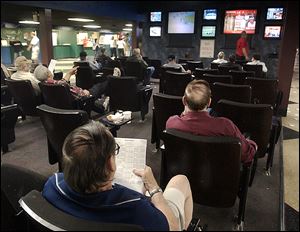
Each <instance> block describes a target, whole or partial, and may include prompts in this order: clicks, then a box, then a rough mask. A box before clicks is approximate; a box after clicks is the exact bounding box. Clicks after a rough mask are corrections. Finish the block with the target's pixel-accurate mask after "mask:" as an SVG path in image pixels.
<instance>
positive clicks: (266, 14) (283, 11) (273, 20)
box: [265, 6, 286, 22]
mask: <svg viewBox="0 0 300 232" xmlns="http://www.w3.org/2000/svg"><path fill="white" fill-rule="evenodd" d="M270 8H282V19H267V17H268V10H269V9H270ZM285 11H286V10H285V7H283V6H278V7H272V6H270V7H267V8H266V10H265V21H266V22H282V21H283V20H284V19H285Z"/></svg>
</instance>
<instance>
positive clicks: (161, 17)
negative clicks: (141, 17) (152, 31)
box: [149, 11, 163, 23]
mask: <svg viewBox="0 0 300 232" xmlns="http://www.w3.org/2000/svg"><path fill="white" fill-rule="evenodd" d="M152 12H160V21H151V13H152ZM162 19H163V12H162V11H150V13H149V22H150V23H161V22H162Z"/></svg>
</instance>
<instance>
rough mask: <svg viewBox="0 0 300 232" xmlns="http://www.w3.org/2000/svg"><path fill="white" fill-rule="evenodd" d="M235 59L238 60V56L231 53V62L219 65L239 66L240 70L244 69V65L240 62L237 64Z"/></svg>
mask: <svg viewBox="0 0 300 232" xmlns="http://www.w3.org/2000/svg"><path fill="white" fill-rule="evenodd" d="M235 61H236V56H235V55H233V54H231V55H230V56H229V62H227V63H222V64H220V65H219V67H238V70H239V71H243V67H242V66H241V65H240V64H236V63H235Z"/></svg>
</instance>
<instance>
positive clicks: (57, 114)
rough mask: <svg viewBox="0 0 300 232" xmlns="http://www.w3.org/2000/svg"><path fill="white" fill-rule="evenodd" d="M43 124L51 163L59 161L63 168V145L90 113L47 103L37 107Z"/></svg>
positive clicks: (87, 119)
mask: <svg viewBox="0 0 300 232" xmlns="http://www.w3.org/2000/svg"><path fill="white" fill-rule="evenodd" d="M37 110H38V113H39V115H40V118H41V121H42V124H43V126H44V128H45V131H46V134H47V143H48V159H49V163H50V164H55V163H57V162H58V167H59V171H61V170H62V166H61V158H62V146H63V143H64V141H65V138H66V137H67V135H68V134H69V133H70V132H71V131H72V130H74V129H75V128H77V127H79V126H82V125H84V124H86V123H87V122H88V121H89V118H88V115H87V113H86V112H85V111H82V110H63V109H58V108H54V107H50V106H47V105H44V104H43V105H40V106H38V107H37Z"/></svg>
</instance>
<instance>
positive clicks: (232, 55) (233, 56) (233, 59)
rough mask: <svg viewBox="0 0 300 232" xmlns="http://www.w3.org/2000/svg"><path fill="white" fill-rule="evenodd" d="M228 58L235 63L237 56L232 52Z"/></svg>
mask: <svg viewBox="0 0 300 232" xmlns="http://www.w3.org/2000/svg"><path fill="white" fill-rule="evenodd" d="M228 59H229V61H230V62H231V63H234V62H235V60H236V56H235V55H234V54H231V55H230V56H229V58H228Z"/></svg>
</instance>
